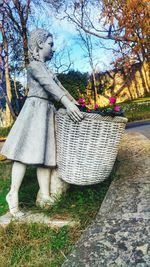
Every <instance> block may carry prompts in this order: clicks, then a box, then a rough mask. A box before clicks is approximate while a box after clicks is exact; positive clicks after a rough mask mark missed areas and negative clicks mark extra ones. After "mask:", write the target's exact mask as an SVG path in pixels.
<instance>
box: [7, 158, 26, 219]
mask: <svg viewBox="0 0 150 267" xmlns="http://www.w3.org/2000/svg"><path fill="white" fill-rule="evenodd" d="M25 171H26V165H25V164H23V163H20V162H14V164H13V167H12V178H11V188H10V191H9V193H8V194H7V196H6V201H7V203H8V206H9V210H10V213H11V214H12V215H14V216H15V215H16V213H18V212H19V198H18V193H19V189H20V186H21V183H22V180H23V178H24V175H25Z"/></svg>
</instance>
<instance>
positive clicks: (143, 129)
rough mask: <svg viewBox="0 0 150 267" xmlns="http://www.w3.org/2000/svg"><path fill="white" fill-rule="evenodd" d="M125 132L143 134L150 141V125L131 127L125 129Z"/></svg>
mask: <svg viewBox="0 0 150 267" xmlns="http://www.w3.org/2000/svg"><path fill="white" fill-rule="evenodd" d="M126 132H127V133H128V132H138V133H141V134H144V135H145V136H146V137H147V138H149V139H150V123H149V124H147V125H143V124H141V125H138V126H134V125H133V126H132V127H131V128H127V129H126Z"/></svg>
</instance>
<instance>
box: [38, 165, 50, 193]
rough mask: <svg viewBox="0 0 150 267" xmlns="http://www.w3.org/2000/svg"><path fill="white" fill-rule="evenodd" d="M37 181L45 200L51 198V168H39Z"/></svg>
mask: <svg viewBox="0 0 150 267" xmlns="http://www.w3.org/2000/svg"><path fill="white" fill-rule="evenodd" d="M37 179H38V183H39V187H40V194H41V195H42V196H43V198H48V197H49V196H50V192H49V184H50V169H49V168H42V167H38V168H37Z"/></svg>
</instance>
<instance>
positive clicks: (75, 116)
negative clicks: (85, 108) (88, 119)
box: [61, 96, 83, 122]
mask: <svg viewBox="0 0 150 267" xmlns="http://www.w3.org/2000/svg"><path fill="white" fill-rule="evenodd" d="M61 102H62V104H63V105H64V106H65V107H66V109H67V113H68V115H69V117H70V118H71V119H72V120H73V121H74V122H79V121H81V120H82V119H83V114H82V113H81V112H80V110H79V109H78V107H77V106H76V105H75V104H74V103H73V102H72V101H70V100H69V99H68V98H67V96H63V97H62V99H61Z"/></svg>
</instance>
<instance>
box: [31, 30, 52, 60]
mask: <svg viewBox="0 0 150 267" xmlns="http://www.w3.org/2000/svg"><path fill="white" fill-rule="evenodd" d="M49 36H50V37H53V35H52V34H51V33H49V32H48V31H46V30H43V29H39V28H36V29H34V30H33V31H31V32H30V35H29V41H28V47H29V56H30V60H39V54H38V50H39V44H40V43H45V42H46V40H47V38H48V37H49Z"/></svg>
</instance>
